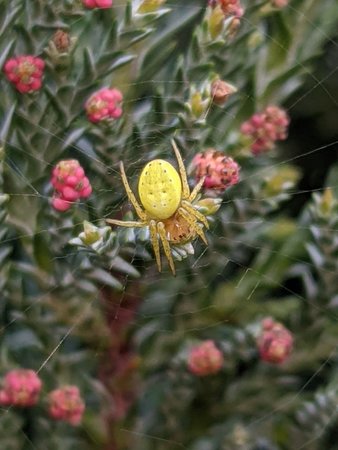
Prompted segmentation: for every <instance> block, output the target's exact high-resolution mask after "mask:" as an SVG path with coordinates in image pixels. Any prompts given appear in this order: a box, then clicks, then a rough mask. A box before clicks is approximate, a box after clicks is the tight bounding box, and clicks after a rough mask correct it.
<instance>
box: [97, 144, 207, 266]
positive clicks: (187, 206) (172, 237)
mask: <svg viewBox="0 0 338 450" xmlns="http://www.w3.org/2000/svg"><path fill="white" fill-rule="evenodd" d="M172 146H173V149H174V152H175V155H176V159H177V163H178V169H179V173H180V174H178V173H177V171H176V169H175V168H174V167H173V166H172V165H171V164H170V163H168V162H167V161H164V160H163V159H154V160H152V161H150V162H149V163H148V164H146V166H145V167H144V169H143V170H142V172H141V175H140V179H139V183H138V193H139V197H140V200H141V203H142V206H143V208H144V209H142V207H141V206H140V204H139V202H138V201H137V200H136V197H135V195H134V194H133V192H132V190H131V188H130V186H129V183H128V180H127V177H126V173H125V171H124V167H123V163H122V162H121V163H120V170H121V177H122V182H123V185H124V188H125V190H126V193H127V196H128V198H129V200H130V202H131V203H132V205H133V206H134V208H135V210H136V213H137V215H138V217H139V219H140V221H139V222H133V221H123V220H115V219H107V220H106V221H107V222H108V223H111V224H114V225H120V226H122V227H139V228H142V227H149V232H150V240H151V244H152V246H153V249H154V253H155V258H156V263H157V267H158V270H159V271H160V272H161V256H160V244H159V239H160V240H161V242H162V245H163V249H164V253H165V256H166V258H167V260H168V262H169V266H170V268H171V270H172V273H173V274H174V275H175V266H174V261H173V258H172V255H171V250H170V244H183V243H186V242H188V241H191V240H192V239H194V238H195V237H197V236H200V238H201V239H202V240H203V241H204V242H205V243H206V244H208V243H207V240H206V238H205V235H204V232H203V226H205V227H206V228H209V224H208V221H207V219H206V217H205V216H204V215H203V214H202V213H200V212H199V211H198V210H197V209H196V208H195V206H194V205H193V204H192V202H193V201H194V200H195V198H196V196H197V194H198V193H199V191H200V189H201V187H202V185H203V182H204V178H202V179H201V180H200V181H199V182H198V184H197V185H196V186H195V187H194V189H193V191H192V192H190V189H189V185H188V180H187V174H186V171H185V167H184V164H183V160H182V157H181V155H180V152H179V150H178V148H177V146H176V144H175V142H174V141H172Z"/></svg>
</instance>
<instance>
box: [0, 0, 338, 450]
mask: <svg viewBox="0 0 338 450" xmlns="http://www.w3.org/2000/svg"><path fill="white" fill-rule="evenodd" d="M136 3H137V2H133V3H132V4H130V3H128V2H125V1H121V0H116V1H115V5H114V7H113V9H106V10H93V11H89V10H85V9H84V8H83V6H82V4H81V2H80V1H70V0H64V1H62V2H59V3H58V5H57V6H55V2H53V1H52V0H47V1H42V0H36V1H34V2H32V1H30V0H13V1H11V2H7V1H6V0H0V7H1V10H2V11H3V13H2V14H1V17H0V21H1V24H0V29H1V34H0V36H1V37H0V50H1V65H3V63H4V62H5V61H6V59H8V58H9V57H11V56H13V55H19V54H34V55H40V56H42V57H43V58H44V59H45V61H46V62H47V70H46V74H45V80H44V86H43V89H42V90H41V91H40V92H39V93H36V94H32V95H31V94H29V95H21V94H19V93H18V92H16V91H15V90H14V88H13V87H12V86H10V85H9V83H8V81H7V80H6V79H5V77H4V76H1V79H0V84H1V92H2V95H1V99H0V112H1V129H0V138H1V141H2V144H1V145H2V147H3V149H2V151H1V153H0V159H1V163H0V164H1V165H0V191H1V193H0V194H1V195H0V208H1V210H0V223H1V225H0V227H1V228H0V236H1V251H0V275H1V278H0V292H1V302H0V310H1V320H2V327H1V330H2V333H1V344H0V345H1V348H0V368H1V373H2V375H4V374H5V373H6V372H7V371H8V370H11V369H13V368H17V367H24V368H32V369H34V370H36V371H39V374H40V376H41V378H42V379H43V383H44V388H43V393H42V401H41V404H39V405H38V406H37V407H35V408H32V409H27V410H16V409H15V408H9V409H3V410H2V411H1V417H0V443H1V446H2V448H4V449H5V450H7V449H8V450H10V449H13V450H14V449H25V450H26V449H27V450H28V449H33V448H34V449H41V450H42V449H44V450H45V449H51V450H54V449H55V450H57V449H61V448H62V449H63V450H64V449H75V448H81V449H84V450H85V449H106V450H115V449H119V450H120V449H127V448H128V449H129V448H137V449H138V450H167V449H170V450H173V449H175V448H188V449H190V450H228V449H229V450H230V449H231V450H234V449H241V450H276V449H278V450H279V449H280V450H286V449H287V450H294V449H296V448H297V449H301V448H306V449H308V450H316V449H322V448H325V449H326V450H331V449H332V450H334V449H335V448H337V447H336V446H337V444H336V442H337V439H336V438H337V431H336V429H337V398H338V397H337V395H338V394H337V391H338V380H337V353H336V345H337V326H336V325H337V324H336V322H337V313H338V311H337V308H338V283H337V279H336V278H337V274H338V265H337V261H338V259H337V257H338V244H337V239H338V237H337V229H338V214H337V213H338V203H337V199H338V188H337V182H336V180H337V175H338V165H337V156H338V150H337V148H338V147H337V143H336V141H338V133H337V126H336V123H337V112H338V111H337V110H338V107H337V105H338V103H337V102H338V98H337V92H338V89H337V87H338V86H337V84H338V82H337V76H336V73H337V72H336V70H337V61H338V50H337V35H336V34H335V33H336V30H337V14H336V11H337V4H336V0H324V1H321V2H318V1H316V0H291V1H290V3H289V5H288V6H287V7H285V8H284V9H282V10H281V11H278V10H276V9H270V8H269V2H261V1H255V2H246V3H244V2H243V6H244V7H245V8H246V12H245V15H244V17H243V18H242V19H241V26H240V28H239V30H238V31H237V33H233V34H232V33H231V30H230V29H229V28H226V29H225V31H224V35H222V36H218V37H216V38H215V39H212V38H211V37H210V33H209V31H208V28H207V21H206V20H205V14H206V5H205V1H204V0H200V1H197V0H194V1H185V2H184V4H183V5H182V2H180V1H174V0H170V1H168V2H166V3H165V4H164V5H163V6H162V7H160V8H159V9H158V11H157V12H155V13H153V14H149V15H136V14H135V8H136V7H137V5H136ZM132 6H133V8H132ZM226 26H227V27H230V22H229V21H228V22H227V24H226ZM58 29H63V30H65V31H67V32H69V33H70V35H71V36H72V37H76V43H75V45H74V48H73V49H71V50H70V51H69V52H68V53H67V52H66V54H65V55H62V56H60V55H57V54H55V53H53V52H52V51H51V47H50V40H51V39H52V37H53V34H54V33H55V31H56V30H58ZM46 49H48V50H46ZM215 76H219V77H220V78H221V79H224V80H227V81H229V82H231V83H232V84H234V85H235V86H236V87H237V89H238V92H237V94H235V95H233V96H232V97H230V99H229V100H228V102H227V103H226V105H225V107H215V106H212V107H211V108H209V103H208V102H207V105H208V108H207V109H206V110H204V111H203V113H202V114H201V115H200V116H199V117H197V116H196V115H194V111H193V110H192V104H191V99H192V95H193V94H194V93H195V92H199V93H201V95H202V97H203V95H205V96H206V97H207V96H208V95H209V94H208V93H209V90H210V83H211V81H212V79H213V78H214V77H215ZM103 86H114V87H117V88H119V89H120V90H121V91H122V92H123V94H124V105H123V110H124V113H123V117H122V118H121V120H119V121H117V122H115V123H113V124H109V125H103V124H100V125H92V124H90V123H89V122H88V120H87V119H86V117H85V114H84V109H83V105H84V102H85V100H86V99H87V98H88V96H89V95H90V94H91V93H93V92H95V91H96V90H98V89H99V88H101V87H103ZM271 103H272V104H278V105H283V106H284V107H285V109H286V110H287V111H288V113H289V114H290V116H291V126H290V132H289V139H288V140H287V141H286V142H283V143H282V144H281V145H279V146H278V148H277V149H276V150H274V151H272V152H271V153H269V154H265V155H262V156H261V157H259V158H254V157H252V155H251V154H250V152H249V150H248V148H245V147H244V145H243V141H242V140H241V135H240V132H239V128H240V125H241V123H242V122H243V121H244V120H247V119H248V118H249V117H250V116H251V115H252V114H253V113H254V112H256V111H260V110H262V109H263V108H264V107H265V106H267V105H268V104H271ZM172 137H175V138H176V139H177V142H178V145H179V147H180V149H181V150H182V154H183V156H184V159H185V161H186V165H188V164H189V163H190V161H191V159H192V157H193V156H194V155H195V154H196V153H197V152H199V151H201V150H203V149H205V148H207V147H214V148H217V149H218V150H220V151H223V152H225V153H226V154H227V155H229V156H232V157H233V158H235V159H236V160H237V161H238V162H239V164H240V165H241V181H240V183H239V184H238V185H237V186H234V187H232V188H230V189H229V190H227V191H226V192H225V193H224V195H223V198H222V199H223V203H222V207H221V209H220V211H219V212H218V213H217V215H216V216H215V220H214V223H212V226H211V231H210V233H209V234H208V240H209V246H208V249H207V250H205V248H204V247H203V245H202V244H200V243H198V242H195V243H194V247H195V255H193V256H189V257H188V258H185V257H184V258H183V260H182V261H180V262H178V261H177V262H176V266H177V270H178V274H177V277H176V278H172V276H171V275H170V273H169V271H167V270H165V271H164V272H163V274H158V272H157V269H156V266H155V263H154V260H153V256H152V251H151V248H150V245H149V239H148V236H147V233H144V232H143V231H141V232H139V231H136V232H134V230H127V229H122V228H119V229H118V228H114V229H113V230H111V229H108V228H106V224H105V222H104V220H103V219H104V218H105V217H116V218H128V217H130V213H129V212H128V208H127V202H126V196H125V192H124V190H123V189H122V186H121V181H120V177H119V173H118V162H119V161H120V160H123V161H124V163H125V166H126V169H127V172H128V177H129V178H130V179H131V180H132V185H133V187H134V186H136V180H137V176H138V174H139V170H140V169H141V168H142V166H143V165H144V164H145V163H146V162H147V161H149V160H151V159H154V158H156V157H164V158H165V159H169V160H173V155H172V150H171V149H170V138H172ZM65 158H76V159H78V160H79V161H80V162H81V164H82V165H83V167H84V168H85V170H86V173H87V175H88V177H89V178H90V180H91V183H92V185H93V188H94V192H93V195H92V197H91V198H90V199H89V200H88V202H84V203H81V204H79V205H77V206H74V207H73V208H72V210H71V211H70V212H67V213H59V212H57V211H54V210H53V209H52V207H51V205H50V199H51V196H52V194H53V193H52V187H51V185H50V174H51V170H52V167H53V166H54V165H55V164H56V163H57V162H58V161H59V160H61V159H65ZM190 182H191V183H192V184H194V180H193V177H192V176H191V178H190ZM326 187H330V190H325V188H326ZM84 220H87V221H89V222H91V223H92V224H94V225H95V226H97V227H98V230H99V233H100V239H99V240H98V241H97V242H95V243H94V244H93V245H88V244H86V243H85V242H84V241H83V240H81V234H80V233H81V232H83V225H82V223H83V221H84ZM82 236H83V235H82ZM183 256H187V255H185V254H184V253H183ZM266 316H272V317H273V318H274V319H276V320H278V321H280V322H282V323H283V324H284V325H285V326H287V327H288V328H289V329H290V330H291V331H292V333H293V335H294V339H295V345H294V351H293V353H292V355H291V357H290V359H289V360H288V361H287V362H286V363H284V364H283V365H281V366H274V365H271V364H267V363H264V362H262V361H261V360H260V358H259V354H258V351H257V345H256V337H257V335H258V334H259V332H260V321H261V319H262V318H264V317H266ZM206 339H212V340H214V341H215V343H216V344H217V346H218V348H219V349H221V351H222V353H223V355H224V358H225V363H224V366H223V368H222V370H221V371H220V373H218V374H217V375H211V376H209V377H205V378H199V377H196V376H195V375H193V374H191V373H190V372H189V371H188V370H187V358H188V354H189V351H190V349H191V347H192V346H193V345H195V344H197V343H199V342H202V341H203V340H206ZM60 384H75V385H77V386H79V387H80V389H81V392H82V395H83V397H84V398H85V401H86V412H85V416H84V419H83V423H82V425H81V426H80V427H78V428H73V427H71V426H69V425H67V424H63V423H54V422H52V421H51V420H50V419H48V417H46V414H45V412H44V411H45V410H44V398H45V395H46V394H47V392H48V391H49V390H51V389H53V388H55V387H57V386H58V385H60Z"/></svg>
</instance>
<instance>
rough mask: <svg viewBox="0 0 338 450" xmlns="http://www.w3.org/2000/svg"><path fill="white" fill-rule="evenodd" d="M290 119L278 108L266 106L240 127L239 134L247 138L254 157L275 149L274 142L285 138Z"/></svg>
mask: <svg viewBox="0 0 338 450" xmlns="http://www.w3.org/2000/svg"><path fill="white" fill-rule="evenodd" d="M289 123H290V119H289V117H288V115H287V113H286V112H285V111H284V110H283V109H281V108H278V106H268V107H266V108H265V110H264V111H263V112H261V113H256V114H254V115H253V116H252V117H251V118H250V119H249V120H247V121H246V122H244V123H243V124H242V126H241V132H242V133H243V134H244V135H245V136H249V138H250V140H251V144H250V148H251V151H252V153H253V154H254V155H259V154H260V153H264V152H267V151H269V150H271V149H273V148H274V147H275V142H276V141H281V140H284V139H286V138H287V129H288V126H289Z"/></svg>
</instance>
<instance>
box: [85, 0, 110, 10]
mask: <svg viewBox="0 0 338 450" xmlns="http://www.w3.org/2000/svg"><path fill="white" fill-rule="evenodd" d="M82 3H83V5H84V6H85V7H86V8H88V9H94V8H101V9H105V8H111V7H112V6H113V0H82Z"/></svg>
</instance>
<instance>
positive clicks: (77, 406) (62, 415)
mask: <svg viewBox="0 0 338 450" xmlns="http://www.w3.org/2000/svg"><path fill="white" fill-rule="evenodd" d="M48 404H49V406H48V412H49V415H50V417H51V418H52V419H54V420H63V421H64V422H68V423H70V424H71V425H74V426H76V425H79V424H80V422H81V420H82V415H83V412H84V410H85V404H84V401H83V400H82V398H81V394H80V391H79V389H78V387H77V386H63V387H61V388H59V389H55V390H54V391H52V392H50V393H49V395H48Z"/></svg>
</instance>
